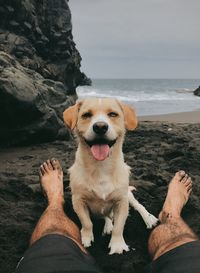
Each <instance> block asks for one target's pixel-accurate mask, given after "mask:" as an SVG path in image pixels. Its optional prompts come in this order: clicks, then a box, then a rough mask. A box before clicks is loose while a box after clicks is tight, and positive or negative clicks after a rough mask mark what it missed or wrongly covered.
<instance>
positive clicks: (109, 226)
mask: <svg viewBox="0 0 200 273" xmlns="http://www.w3.org/2000/svg"><path fill="white" fill-rule="evenodd" d="M112 230H113V223H112V220H111V219H109V218H108V219H106V221H105V225H104V229H103V235H106V234H111V232H112Z"/></svg>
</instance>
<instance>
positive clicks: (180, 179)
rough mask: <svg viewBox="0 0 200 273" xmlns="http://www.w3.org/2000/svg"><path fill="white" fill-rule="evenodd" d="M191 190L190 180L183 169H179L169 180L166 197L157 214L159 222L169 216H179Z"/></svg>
mask: <svg viewBox="0 0 200 273" xmlns="http://www.w3.org/2000/svg"><path fill="white" fill-rule="evenodd" d="M191 191H192V180H191V178H190V177H189V176H188V174H186V173H185V172H184V171H179V172H177V173H176V174H175V176H174V177H173V179H172V180H171V182H170V184H169V188H168V192H167V197H166V199H165V203H164V205H163V208H162V211H161V213H160V215H159V219H160V221H161V222H163V221H166V219H167V218H170V217H180V215H181V211H182V209H183V207H184V205H185V204H186V203H187V201H188V199H189V196H190V193H191Z"/></svg>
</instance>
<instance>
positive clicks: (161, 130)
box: [0, 112, 200, 273]
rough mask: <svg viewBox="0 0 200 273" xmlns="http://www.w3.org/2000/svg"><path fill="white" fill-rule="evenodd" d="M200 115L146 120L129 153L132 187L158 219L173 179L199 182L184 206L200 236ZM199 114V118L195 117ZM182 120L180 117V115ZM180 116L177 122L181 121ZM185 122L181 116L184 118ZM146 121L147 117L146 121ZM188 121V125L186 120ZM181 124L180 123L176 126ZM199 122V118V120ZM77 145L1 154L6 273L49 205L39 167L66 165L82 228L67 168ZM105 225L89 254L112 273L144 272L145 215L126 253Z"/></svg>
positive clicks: (133, 216) (1, 248) (130, 234)
mask: <svg viewBox="0 0 200 273" xmlns="http://www.w3.org/2000/svg"><path fill="white" fill-rule="evenodd" d="M198 113H199V112H197V113H190V114H189V115H188V113H187V114H186V115H187V117H191V119H186V116H185V118H183V117H184V115H185V114H184V115H183V114H181V117H182V119H181V123H179V121H180V119H177V114H175V115H173V122H171V121H172V119H171V118H172V117H171V115H170V118H169V121H170V122H167V121H164V122H163V121H158V120H160V119H163V118H164V119H165V118H166V117H169V116H165V117H163V116H157V117H156V118H155V117H154V118H155V119H154V121H150V120H153V117H145V118H144V120H145V121H142V120H141V119H140V121H139V124H138V128H137V129H136V130H135V131H133V132H128V133H127V136H126V138H125V143H124V146H123V151H124V155H125V161H126V162H127V164H129V165H130V166H131V177H130V184H132V185H135V186H136V188H137V191H136V192H135V196H136V198H137V199H138V200H139V201H140V202H141V203H142V204H143V205H144V206H145V207H146V208H147V209H148V210H149V211H150V212H151V213H153V214H154V215H156V216H157V215H158V213H159V211H160V209H161V207H162V204H163V201H164V198H165V195H166V191H167V186H168V183H169V181H170V179H171V178H172V177H173V175H174V173H175V172H176V171H177V170H180V169H183V170H185V171H186V172H188V173H189V174H190V175H191V177H192V179H193V185H194V186H193V193H192V195H191V198H190V200H189V202H188V204H187V205H186V207H185V208H184V211H183V217H184V219H185V220H186V222H187V223H188V224H189V225H190V226H191V227H192V228H193V229H194V231H195V232H196V233H197V234H198V235H200V199H199V196H200V186H199V185H200V184H199V182H200V171H199V162H200V146H199V139H200V122H198V123H194V117H195V115H196V116H197V114H198ZM193 115H194V116H193ZM178 116H179V115H178ZM175 117H176V119H175ZM179 118H180V117H179ZM142 119H143V118H142ZM183 120H184V121H185V123H183V122H182V121H183ZM176 121H178V122H176ZM195 121H198V120H195ZM75 150H76V143H75V141H74V140H71V141H64V140H63V141H54V142H50V143H40V144H35V145H29V146H26V147H12V148H7V149H1V151H0V162H1V165H0V206H1V214H0V223H1V229H0V238H1V244H0V253H1V254H0V272H1V273H11V272H13V270H14V268H15V266H16V264H17V262H18V261H19V259H20V258H21V256H22V255H23V253H24V251H25V250H26V249H27V247H28V243H29V238H30V236H31V233H32V231H33V229H34V226H35V224H36V222H37V221H38V219H39V217H40V215H41V213H42V212H43V211H44V209H45V206H46V201H45V198H44V197H43V194H42V192H41V189H40V185H39V177H38V168H39V166H40V164H41V163H42V162H43V161H44V160H46V159H48V158H51V157H56V158H58V159H59V160H60V161H61V164H62V167H63V170H64V185H65V200H66V204H65V211H66V212H67V213H68V215H69V216H70V217H71V218H72V219H73V220H74V221H75V222H76V223H77V224H78V225H79V227H80V223H79V221H78V218H77V217H76V215H75V213H74V212H73V209H72V205H71V196H70V192H69V189H68V184H69V177H68V173H67V169H68V168H69V167H70V166H71V165H72V163H73V160H74V155H75ZM102 228H103V221H102V220H100V219H96V220H95V222H94V234H95V242H94V244H93V245H92V247H91V248H89V252H90V253H91V254H92V255H93V256H94V258H95V259H96V261H97V264H98V265H99V266H100V268H101V269H102V270H103V271H104V272H107V273H113V272H116V273H118V272H121V273H128V272H132V273H136V272H137V273H139V272H141V270H142V269H143V268H144V266H145V265H146V264H148V263H149V261H150V257H149V256H148V252H147V242H148V237H149V234H150V231H149V230H147V229H146V227H145V224H144V222H143V220H142V218H141V216H140V215H139V214H138V213H137V212H136V211H134V210H133V209H130V213H129V217H128V219H127V222H126V226H125V230H124V237H125V240H126V242H127V244H128V245H129V247H130V251H129V252H127V253H124V254H123V255H112V256H110V255H108V243H109V239H110V237H109V236H106V237H102V234H101V233H102Z"/></svg>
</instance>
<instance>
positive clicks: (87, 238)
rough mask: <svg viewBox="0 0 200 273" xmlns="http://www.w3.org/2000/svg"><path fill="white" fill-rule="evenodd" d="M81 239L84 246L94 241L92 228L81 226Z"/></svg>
mask: <svg viewBox="0 0 200 273" xmlns="http://www.w3.org/2000/svg"><path fill="white" fill-rule="evenodd" d="M81 241H82V244H83V245H84V247H90V246H91V243H92V242H94V235H93V232H92V230H90V229H86V228H82V229H81Z"/></svg>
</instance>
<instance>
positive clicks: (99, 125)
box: [93, 121, 108, 135]
mask: <svg viewBox="0 0 200 273" xmlns="http://www.w3.org/2000/svg"><path fill="white" fill-rule="evenodd" d="M93 130H94V132H95V133H96V134H97V135H104V134H105V133H106V132H107V131H108V124H107V123H105V122H102V121H101V122H96V123H95V124H94V125H93Z"/></svg>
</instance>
